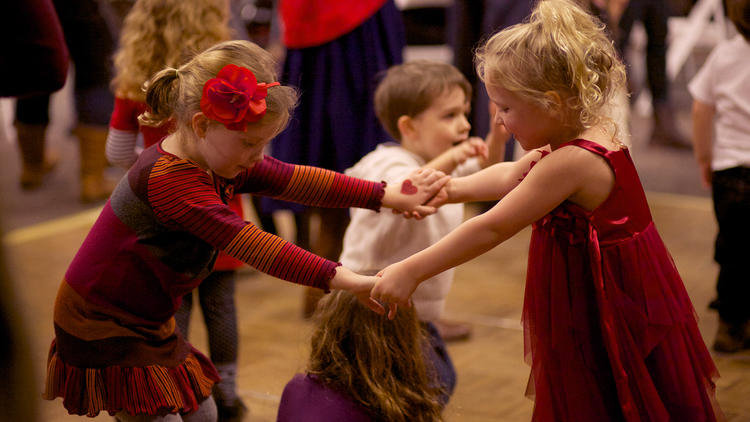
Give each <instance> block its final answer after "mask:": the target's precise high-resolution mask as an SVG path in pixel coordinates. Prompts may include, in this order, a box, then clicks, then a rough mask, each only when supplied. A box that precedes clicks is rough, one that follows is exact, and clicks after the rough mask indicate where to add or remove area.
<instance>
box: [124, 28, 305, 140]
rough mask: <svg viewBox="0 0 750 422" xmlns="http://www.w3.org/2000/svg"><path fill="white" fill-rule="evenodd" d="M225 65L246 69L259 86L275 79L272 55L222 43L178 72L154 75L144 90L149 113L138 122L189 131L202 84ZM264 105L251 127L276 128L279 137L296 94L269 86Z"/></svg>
mask: <svg viewBox="0 0 750 422" xmlns="http://www.w3.org/2000/svg"><path fill="white" fill-rule="evenodd" d="M228 64H234V65H237V66H240V67H245V68H247V69H249V70H250V71H252V72H253V74H255V77H256V79H257V80H258V82H259V83H260V82H265V83H270V82H276V80H277V79H278V78H277V74H276V68H277V66H276V62H275V61H274V59H273V56H271V53H269V52H267V51H266V50H264V49H262V48H261V47H259V46H258V45H256V44H254V43H252V42H250V41H244V40H235V41H225V42H223V43H220V44H217V45H215V46H213V47H211V48H209V49H207V50H206V51H204V52H202V53H199V54H198V55H196V56H195V57H193V58H192V59H191V60H190V61H189V62H187V63H185V64H184V65H182V66H180V67H179V68H177V69H174V68H166V69H164V70H162V71H160V72H158V73H157V74H156V75H154V77H153V78H152V79H151V80H150V81H149V82H148V84H147V88H146V104H147V105H148V106H149V107H150V111H147V112H145V113H143V114H142V115H140V116H139V117H138V121H139V122H140V123H141V124H143V125H146V126H159V125H161V124H163V123H165V122H166V121H167V120H170V119H175V126H176V130H177V131H185V130H191V126H190V124H191V119H192V116H193V115H194V114H195V113H197V112H199V111H200V101H201V95H202V94H203V85H205V83H206V81H208V80H209V79H211V78H214V77H216V75H217V74H218V73H219V71H220V70H221V69H222V68H223V67H224V66H226V65H228ZM266 105H267V110H266V114H265V116H263V118H262V119H261V120H259V121H258V122H255V123H252V124H264V125H266V124H270V125H275V126H276V132H275V134H278V133H280V132H281V131H282V130H283V129H284V128H285V127H286V125H287V123H288V122H289V118H290V115H291V112H292V110H293V109H294V107H295V106H296V105H297V91H296V90H295V89H294V88H292V87H289V86H274V87H271V88H269V89H268V96H267V97H266ZM216 124H219V123H218V122H217V123H216Z"/></svg>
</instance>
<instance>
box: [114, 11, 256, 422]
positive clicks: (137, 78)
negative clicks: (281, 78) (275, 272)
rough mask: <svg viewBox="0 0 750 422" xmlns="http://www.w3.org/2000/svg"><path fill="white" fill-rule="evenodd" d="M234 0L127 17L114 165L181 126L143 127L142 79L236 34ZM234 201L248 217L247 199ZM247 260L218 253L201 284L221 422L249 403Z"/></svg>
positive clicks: (118, 57)
mask: <svg viewBox="0 0 750 422" xmlns="http://www.w3.org/2000/svg"><path fill="white" fill-rule="evenodd" d="M228 21H229V2H228V0H192V1H185V0H138V1H136V2H135V3H134V4H133V5H132V7H131V8H130V10H129V11H128V14H127V16H126V17H125V20H124V24H123V27H122V31H121V33H120V42H119V47H118V49H117V51H116V52H115V56H114V64H115V77H114V79H113V81H112V84H111V85H112V89H113V91H114V92H115V105H114V110H113V111H112V117H111V119H110V126H109V132H108V134H107V144H106V154H107V159H108V160H109V162H110V163H112V164H115V165H117V166H120V167H123V168H125V169H128V168H130V166H131V165H133V163H134V162H135V160H136V159H137V158H138V152H139V151H138V149H139V148H138V147H137V146H136V145H137V138H138V135H139V134H140V135H142V137H143V147H144V148H148V147H150V146H151V145H154V144H155V143H157V142H159V141H160V140H162V139H163V138H164V137H166V136H167V135H169V132H170V130H173V129H174V125H173V124H170V123H169V122H167V123H166V124H163V125H161V126H158V127H150V126H146V125H141V124H140V123H139V122H138V116H139V115H140V114H141V113H143V112H145V111H147V106H146V93H145V92H144V91H143V89H142V87H143V84H144V83H146V82H148V80H149V79H150V78H151V76H152V75H154V74H155V73H156V72H158V71H160V70H161V69H163V68H165V67H176V66H179V65H180V64H182V63H184V62H185V61H187V59H188V58H189V57H190V56H191V55H193V54H195V53H197V52H199V51H202V50H205V49H206V48H208V47H210V46H212V45H214V44H216V43H218V42H221V41H227V40H229V39H230V28H229V24H228ZM228 205H229V207H230V208H232V209H233V210H234V211H235V212H236V213H237V215H239V216H242V215H243V214H244V208H243V205H242V198H241V197H240V196H239V195H235V196H234V198H232V199H231V200H230V201H229V202H228ZM242 265H243V263H242V262H241V261H238V260H236V259H234V258H232V257H230V256H228V255H226V254H225V253H223V252H222V253H220V254H219V256H218V257H217V258H216V263H215V264H214V267H213V271H212V272H211V274H209V275H208V276H206V278H205V279H204V280H203V281H202V282H201V284H200V286H198V289H197V290H198V296H199V303H200V305H201V311H202V312H201V313H202V315H203V319H204V321H205V322H206V331H207V333H208V347H209V352H210V358H211V362H212V363H213V364H214V366H215V367H216V371H217V372H218V374H219V376H220V377H221V380H220V381H219V382H218V383H216V385H215V386H214V392H213V396H214V400H215V401H216V407H217V409H218V413H219V422H230V421H233V420H241V418H242V415H243V414H244V413H246V412H247V407H246V406H245V405H244V403H243V402H242V400H241V399H240V397H239V396H238V394H237V387H236V378H237V377H236V374H237V356H238V347H239V344H238V343H239V341H238V332H237V310H236V306H235V303H234V289H235V280H236V270H237V268H239V267H240V266H242ZM192 304H193V292H192V291H191V292H189V293H187V294H186V295H185V297H183V299H182V305H181V306H180V308H179V309H178V311H177V313H176V314H175V320H176V322H177V328H178V329H179V330H180V332H181V333H182V334H183V335H184V336H185V337H187V336H188V329H189V323H190V314H191V308H192Z"/></svg>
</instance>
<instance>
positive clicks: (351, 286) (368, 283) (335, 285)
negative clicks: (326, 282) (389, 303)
mask: <svg viewBox="0 0 750 422" xmlns="http://www.w3.org/2000/svg"><path fill="white" fill-rule="evenodd" d="M377 280H378V278H377V277H373V276H365V275H361V274H357V273H355V272H354V271H352V270H350V269H348V268H345V267H336V275H334V276H333V278H332V279H331V282H330V287H331V289H340V290H349V291H350V292H352V293H353V294H354V296H356V297H357V300H358V301H359V302H360V303H361V304H363V305H365V306H367V307H368V308H370V309H371V310H372V311H373V312H375V313H377V314H378V315H383V314H385V309H384V308H383V306H382V305H381V304H380V303H378V301H377V300H375V299H373V298H371V297H370V290H371V289H372V288H373V286H374V285H375V282H376V281H377ZM394 312H395V311H394Z"/></svg>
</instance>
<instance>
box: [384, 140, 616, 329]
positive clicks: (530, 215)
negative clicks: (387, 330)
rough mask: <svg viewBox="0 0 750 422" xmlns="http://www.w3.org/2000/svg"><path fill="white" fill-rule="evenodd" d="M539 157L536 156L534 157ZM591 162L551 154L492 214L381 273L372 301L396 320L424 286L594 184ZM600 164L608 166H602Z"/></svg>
mask: <svg viewBox="0 0 750 422" xmlns="http://www.w3.org/2000/svg"><path fill="white" fill-rule="evenodd" d="M539 155H540V154H539V153H536V158H538V157H539ZM587 155H588V156H587ZM593 157H594V156H593V155H592V154H590V153H588V152H587V151H584V150H582V149H579V148H575V149H574V147H571V148H563V149H561V150H559V151H556V152H555V153H552V154H550V156H549V157H546V158H545V159H544V160H542V161H540V162H539V163H538V164H537V165H536V166H534V168H533V169H532V170H530V171H529V173H528V175H527V176H526V178H524V179H523V181H522V182H521V183H520V184H518V186H517V187H516V188H515V189H512V190H511V191H510V192H508V194H507V195H505V197H504V198H503V199H502V200H500V201H499V202H498V203H497V204H496V205H495V206H494V207H493V208H492V209H490V210H489V211H487V212H485V213H484V214H481V215H478V216H476V217H474V218H472V219H470V220H468V221H466V222H465V223H463V224H461V225H460V226H459V227H458V228H457V229H456V230H454V231H453V232H451V233H450V234H448V235H447V236H446V237H444V238H443V239H441V240H440V241H439V242H437V243H436V244H434V245H432V246H430V247H429V248H427V249H424V250H422V251H421V252H418V253H416V254H414V255H412V256H411V257H409V258H407V259H405V260H403V261H400V262H397V263H395V264H393V265H391V266H389V267H387V268H386V269H385V270H383V271H382V272H381V274H380V275H381V279H380V280H379V281H378V282H377V284H376V285H375V287H374V288H373V290H372V292H371V296H372V297H373V298H374V299H376V300H379V301H380V302H387V303H389V304H390V312H389V317H391V318H392V317H393V315H394V314H395V309H396V306H395V305H402V306H407V305H408V300H409V297H410V296H411V294H412V293H413V292H414V290H415V289H416V288H417V286H418V285H419V283H420V282H422V281H423V280H426V279H428V278H430V277H433V276H435V275H436V274H438V273H441V272H443V271H445V270H447V269H449V268H453V267H455V266H457V265H460V264H463V263H464V262H467V261H469V260H471V259H473V258H475V257H477V256H479V255H481V254H483V253H485V252H487V251H488V250H490V249H492V248H494V247H495V246H497V245H498V244H500V243H502V242H503V241H505V240H506V239H508V238H510V237H511V236H513V235H514V234H516V233H517V232H518V231H520V230H521V229H522V228H524V227H526V226H528V225H529V224H531V223H533V222H534V221H536V220H538V219H539V218H541V217H543V216H544V215H546V214H547V213H549V212H550V211H551V210H553V209H554V208H555V207H557V206H558V205H559V204H560V203H562V202H563V201H565V200H566V199H568V198H569V197H571V196H573V195H576V194H577V192H578V191H579V190H580V189H581V188H582V187H584V186H585V184H586V183H588V182H590V181H587V180H586V178H587V177H589V175H590V174H589V172H587V171H585V170H584V171H581V169H582V168H584V169H585V166H586V165H588V166H591V164H592V161H591V160H595V159H596V158H593ZM598 164H600V165H604V166H606V164H604V163H598ZM581 166H584V167H581ZM493 167H494V166H493ZM488 170H489V169H488ZM481 173H485V172H484V171H483V172H481ZM462 179H469V177H466V178H462ZM482 183H485V184H492V183H494V182H493V179H491V178H486V179H482ZM492 189H493V188H492V187H488V186H481V187H476V190H477V191H480V192H490V191H492ZM494 189H497V188H494ZM496 191H497V190H496Z"/></svg>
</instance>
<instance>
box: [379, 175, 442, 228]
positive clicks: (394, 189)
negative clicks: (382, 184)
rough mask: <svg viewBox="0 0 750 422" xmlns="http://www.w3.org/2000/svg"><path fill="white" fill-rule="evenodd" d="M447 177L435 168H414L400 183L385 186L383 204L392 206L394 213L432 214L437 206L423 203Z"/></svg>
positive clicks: (438, 188) (408, 215)
mask: <svg viewBox="0 0 750 422" xmlns="http://www.w3.org/2000/svg"><path fill="white" fill-rule="evenodd" d="M449 179H450V176H448V175H446V174H445V173H443V172H441V171H438V170H435V169H430V168H419V169H416V170H414V171H413V172H411V173H410V174H409V175H408V176H406V179H404V180H403V181H401V182H400V183H393V184H389V185H388V186H386V188H385V195H384V196H383V206H385V207H388V208H393V210H394V212H395V213H399V212H403V213H404V215H405V216H407V217H416V218H422V217H424V216H427V215H430V214H434V213H435V211H437V208H435V207H434V206H427V205H423V204H425V203H426V202H427V201H429V200H430V199H432V198H433V197H434V196H435V195H436V194H437V193H438V192H439V191H440V189H441V188H442V187H443V185H445V184H446V183H447V182H448V180H449Z"/></svg>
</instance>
